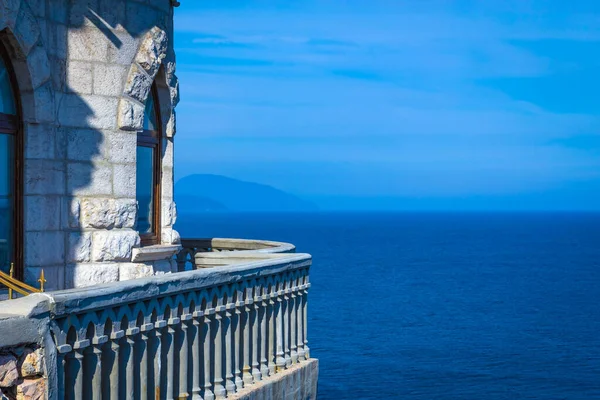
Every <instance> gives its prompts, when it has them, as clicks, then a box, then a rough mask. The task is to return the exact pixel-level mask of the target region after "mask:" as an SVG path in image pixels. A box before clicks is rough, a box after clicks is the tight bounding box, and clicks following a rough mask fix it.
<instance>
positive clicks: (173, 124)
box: [165, 109, 177, 138]
mask: <svg viewBox="0 0 600 400" xmlns="http://www.w3.org/2000/svg"><path fill="white" fill-rule="evenodd" d="M176 133H177V114H176V113H175V109H173V110H172V111H171V116H170V118H169V121H168V122H167V128H166V129H165V136H166V137H168V138H172V137H174V136H175V134H176Z"/></svg>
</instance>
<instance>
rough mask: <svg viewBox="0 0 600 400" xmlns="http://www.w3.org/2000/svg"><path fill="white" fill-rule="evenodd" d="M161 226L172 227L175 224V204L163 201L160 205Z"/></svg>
mask: <svg viewBox="0 0 600 400" xmlns="http://www.w3.org/2000/svg"><path fill="white" fill-rule="evenodd" d="M161 206H162V208H161V219H162V226H173V225H175V222H177V206H176V205H175V202H173V201H169V200H167V199H163V201H162V203H161Z"/></svg>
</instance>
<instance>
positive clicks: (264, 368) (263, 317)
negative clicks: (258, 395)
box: [258, 295, 269, 378]
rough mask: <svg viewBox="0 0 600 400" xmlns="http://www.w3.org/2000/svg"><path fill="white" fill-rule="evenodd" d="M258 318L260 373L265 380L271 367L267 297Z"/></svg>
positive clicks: (264, 297)
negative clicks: (268, 356)
mask: <svg viewBox="0 0 600 400" xmlns="http://www.w3.org/2000/svg"><path fill="white" fill-rule="evenodd" d="M258 318H259V320H260V373H261V374H262V377H263V378H266V377H268V376H269V366H268V365H267V353H268V350H267V295H264V296H263V297H262V301H261V302H260V310H259V313H258Z"/></svg>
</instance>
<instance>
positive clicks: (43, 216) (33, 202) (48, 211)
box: [24, 196, 60, 231]
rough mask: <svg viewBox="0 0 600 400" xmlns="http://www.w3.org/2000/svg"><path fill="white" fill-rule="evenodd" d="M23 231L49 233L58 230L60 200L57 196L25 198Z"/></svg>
mask: <svg viewBox="0 0 600 400" xmlns="http://www.w3.org/2000/svg"><path fill="white" fill-rule="evenodd" d="M24 200H25V210H27V212H26V213H25V230H26V231H51V230H59V229H60V212H58V210H60V198H59V197H58V196H25V199H24Z"/></svg>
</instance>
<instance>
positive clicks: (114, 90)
mask: <svg viewBox="0 0 600 400" xmlns="http://www.w3.org/2000/svg"><path fill="white" fill-rule="evenodd" d="M126 73H127V69H126V67H124V66H121V65H107V64H96V66H95V67H94V93H95V94H99V95H103V96H114V97H117V96H120V95H121V94H122V93H123V81H124V80H125V74H126Z"/></svg>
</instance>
